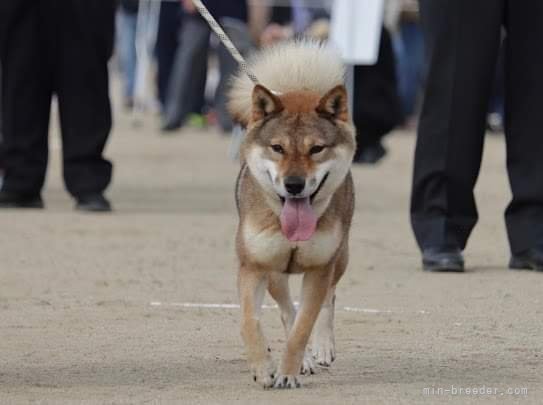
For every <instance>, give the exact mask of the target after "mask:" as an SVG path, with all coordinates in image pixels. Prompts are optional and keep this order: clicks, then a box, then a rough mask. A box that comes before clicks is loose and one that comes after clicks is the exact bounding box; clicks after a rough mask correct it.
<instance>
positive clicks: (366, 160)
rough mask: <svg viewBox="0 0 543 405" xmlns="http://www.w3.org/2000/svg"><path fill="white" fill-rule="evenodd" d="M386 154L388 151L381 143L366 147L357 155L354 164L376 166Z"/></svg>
mask: <svg viewBox="0 0 543 405" xmlns="http://www.w3.org/2000/svg"><path fill="white" fill-rule="evenodd" d="M386 154H387V150H386V149H385V148H384V147H383V145H381V144H380V143H379V144H376V145H371V146H365V147H364V148H362V149H361V150H359V151H358V152H357V153H356V155H355V157H354V160H353V162H354V163H360V164H365V165H374V164H376V163H377V162H379V161H380V160H381V159H382V158H384V157H385V155H386Z"/></svg>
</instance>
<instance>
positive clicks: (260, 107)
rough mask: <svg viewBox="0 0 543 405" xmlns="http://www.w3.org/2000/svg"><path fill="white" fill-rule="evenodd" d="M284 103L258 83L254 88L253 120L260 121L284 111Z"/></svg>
mask: <svg viewBox="0 0 543 405" xmlns="http://www.w3.org/2000/svg"><path fill="white" fill-rule="evenodd" d="M283 108H284V107H283V103H282V102H281V100H280V99H279V97H277V96H276V95H275V94H273V93H272V92H271V91H269V90H268V89H267V88H265V87H264V86H262V85H260V84H257V85H256V86H255V88H254V89H253V121H260V120H261V119H263V118H266V117H267V116H268V115H270V114H277V113H280V112H281V111H283Z"/></svg>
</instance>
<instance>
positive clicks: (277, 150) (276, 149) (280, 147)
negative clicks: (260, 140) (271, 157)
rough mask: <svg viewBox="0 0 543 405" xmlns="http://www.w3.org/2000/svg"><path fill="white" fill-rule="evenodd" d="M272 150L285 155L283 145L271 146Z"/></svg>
mask: <svg viewBox="0 0 543 405" xmlns="http://www.w3.org/2000/svg"><path fill="white" fill-rule="evenodd" d="M271 148H272V150H273V151H274V152H277V153H280V154H281V155H282V154H283V153H285V150H284V149H283V147H282V146H281V145H271Z"/></svg>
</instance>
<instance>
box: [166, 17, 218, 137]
mask: <svg viewBox="0 0 543 405" xmlns="http://www.w3.org/2000/svg"><path fill="white" fill-rule="evenodd" d="M210 34H211V31H210V29H209V27H208V25H207V23H206V22H205V21H204V20H202V19H201V18H200V17H197V16H192V15H190V16H186V18H184V19H183V23H182V27H181V33H180V45H179V48H178V50H177V54H176V56H175V62H174V65H173V68H172V73H171V77H170V84H169V89H168V93H167V100H166V109H165V114H164V123H163V127H162V129H163V130H166V131H168V130H174V129H177V128H178V127H179V126H181V125H182V124H183V122H184V121H185V119H186V117H187V115H188V114H189V113H190V112H191V111H192V110H193V106H194V99H195V98H198V97H201V94H200V93H201V92H202V89H201V83H202V76H203V77H204V80H205V76H206V73H207V55H208V50H209V36H210Z"/></svg>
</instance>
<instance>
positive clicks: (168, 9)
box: [156, 1, 181, 108]
mask: <svg viewBox="0 0 543 405" xmlns="http://www.w3.org/2000/svg"><path fill="white" fill-rule="evenodd" d="M180 24H181V6H180V4H179V3H178V2H169V1H163V2H162V3H161V4H160V23H159V25H158V32H157V39H156V57H157V65H158V72H157V87H158V99H159V100H160V103H161V105H162V108H164V106H165V105H166V92H167V89H168V82H169V80H170V74H171V71H172V66H173V62H174V58H175V52H176V50H177V45H178V34H179V31H180V27H181V26H180Z"/></svg>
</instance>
